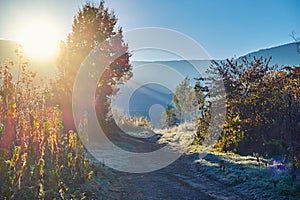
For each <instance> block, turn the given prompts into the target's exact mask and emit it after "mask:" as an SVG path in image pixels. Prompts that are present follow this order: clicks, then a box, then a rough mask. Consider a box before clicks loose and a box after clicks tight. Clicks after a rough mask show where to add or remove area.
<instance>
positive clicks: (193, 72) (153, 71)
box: [115, 43, 300, 117]
mask: <svg viewBox="0 0 300 200" xmlns="http://www.w3.org/2000/svg"><path fill="white" fill-rule="evenodd" d="M245 56H246V57H247V58H249V59H252V58H253V57H254V56H255V57H257V58H258V57H261V56H262V57H264V58H269V57H270V56H272V60H271V64H272V65H274V64H277V65H279V66H284V65H290V66H294V65H298V66H299V65H300V53H299V52H297V44H296V43H289V44H285V45H281V46H276V47H272V48H268V49H262V50H259V51H256V52H252V53H249V54H247V55H245ZM237 59H241V57H240V58H237ZM210 63H211V62H210V61H209V60H192V61H184V60H176V61H152V62H150V61H148V62H145V61H135V62H132V65H133V74H134V76H133V77H132V79H131V80H130V82H129V83H126V84H125V86H122V87H121V91H120V95H119V96H118V97H117V98H116V99H117V100H116V101H115V105H117V106H119V107H121V108H129V110H130V112H129V113H127V114H130V115H141V116H148V117H149V114H148V112H149V109H150V108H151V106H152V105H155V104H160V105H162V106H166V105H167V103H170V102H172V97H173V93H170V91H172V90H173V91H174V90H175V87H176V86H177V85H178V84H179V83H180V82H181V81H182V79H183V78H184V77H186V76H188V77H189V78H190V79H191V80H192V81H193V79H194V78H195V77H199V76H201V75H202V76H205V72H204V71H205V69H207V68H208V67H209V65H210ZM157 69H161V70H157ZM164 71H167V72H165V73H164ZM199 72H200V74H199ZM177 73H179V74H180V75H181V77H180V76H178V75H177ZM147 80H152V84H145V83H146V82H147ZM153 80H154V81H153ZM164 80H165V82H168V83H169V84H168V85H166V84H165V82H164ZM132 83H134V84H132ZM154 83H155V84H154ZM164 84H165V85H164ZM132 85H134V87H133V88H135V91H134V93H133V92H132V89H133V88H132ZM159 85H160V86H159ZM166 88H168V89H166ZM162 99H164V100H163V101H162ZM127 102H129V107H127ZM125 110H126V109H125Z"/></svg>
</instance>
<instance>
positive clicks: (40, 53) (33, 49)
mask: <svg viewBox="0 0 300 200" xmlns="http://www.w3.org/2000/svg"><path fill="white" fill-rule="evenodd" d="M18 41H19V42H20V43H21V44H22V45H23V50H24V53H25V55H27V56H29V57H32V58H37V59H49V58H52V57H54V56H55V55H56V54H57V52H58V43H59V41H60V38H59V34H58V27H57V26H55V24H54V23H52V22H51V21H50V20H45V19H44V20H32V21H28V22H27V23H23V24H22V26H21V29H20V32H19V39H18Z"/></svg>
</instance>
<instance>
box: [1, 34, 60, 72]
mask: <svg viewBox="0 0 300 200" xmlns="http://www.w3.org/2000/svg"><path fill="white" fill-rule="evenodd" d="M19 47H20V46H19V45H18V44H17V43H16V42H14V41H9V40H0V64H4V63H5V62H8V61H13V62H14V63H15V66H14V67H15V68H14V69H13V72H17V71H18V63H19V59H18V57H17V56H16V54H15V50H16V49H18V48H19ZM26 61H29V65H30V70H32V71H34V72H36V73H37V75H38V77H48V78H53V77H54V75H55V73H56V70H57V69H56V67H55V58H52V59H46V60H45V59H43V60H40V59H34V58H29V57H24V58H22V62H26Z"/></svg>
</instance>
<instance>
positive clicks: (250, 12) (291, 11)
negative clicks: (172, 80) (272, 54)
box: [0, 0, 300, 59]
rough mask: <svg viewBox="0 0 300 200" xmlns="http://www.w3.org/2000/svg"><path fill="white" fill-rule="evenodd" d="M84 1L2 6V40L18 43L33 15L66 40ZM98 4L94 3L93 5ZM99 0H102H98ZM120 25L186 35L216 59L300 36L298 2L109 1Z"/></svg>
mask: <svg viewBox="0 0 300 200" xmlns="http://www.w3.org/2000/svg"><path fill="white" fill-rule="evenodd" d="M84 2H85V1H84V0H52V1H38V0H4V1H1V3H0V27H1V29H0V38H2V39H13V36H14V35H15V34H17V28H16V27H18V26H20V21H22V19H24V18H26V16H27V15H32V16H36V17H40V16H48V17H51V18H53V20H54V21H55V22H56V23H57V28H58V29H59V30H60V34H61V37H62V39H65V37H66V35H67V33H68V32H70V30H71V25H72V18H73V16H74V15H75V14H76V13H77V11H78V9H79V8H80V7H81V5H83V4H84ZM92 2H93V1H92ZM95 2H98V1H95ZM105 2H106V5H107V6H108V7H109V8H111V9H114V10H115V13H116V15H117V16H118V18H119V23H118V25H119V26H122V27H123V29H124V30H125V31H126V30H130V29H133V28H142V27H149V26H150V27H163V28H169V29H174V30H176V31H179V32H182V33H184V34H186V35H188V36H189V37H191V38H193V39H195V40H196V41H197V42H198V43H199V44H201V45H202V46H203V47H204V48H205V49H206V51H207V52H208V53H209V54H210V56H211V57H212V58H214V59H224V58H231V57H233V56H237V57H238V56H241V55H244V54H246V53H248V52H251V51H256V50H258V49H262V48H267V47H272V46H276V45H280V44H284V43H289V42H292V41H293V39H292V38H291V37H290V34H291V33H292V32H295V33H296V35H297V36H298V37H300V12H299V8H300V1H298V0H251V1H250V0H249V1H242V0H189V1H188V0H182V1H179V0H127V1H125V0H106V1H105Z"/></svg>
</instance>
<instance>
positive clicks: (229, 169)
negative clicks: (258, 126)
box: [195, 152, 300, 199]
mask: <svg viewBox="0 0 300 200" xmlns="http://www.w3.org/2000/svg"><path fill="white" fill-rule="evenodd" d="M221 160H223V161H224V162H225V164H226V170H225V171H224V172H223V171H221V170H220V162H221ZM262 160H263V161H264V162H263V164H259V163H258V162H257V160H256V158H255V157H253V156H240V155H237V154H233V153H220V152H210V153H209V154H208V155H207V156H206V157H204V158H202V159H198V160H195V165H196V168H197V171H198V172H199V173H201V174H203V175H205V176H207V177H209V178H210V179H213V180H215V181H218V182H221V183H223V184H224V185H228V186H232V187H234V188H235V189H237V190H238V191H239V192H240V193H242V194H245V195H247V196H249V197H251V198H254V199H299V198H300V177H297V178H296V180H294V181H293V180H292V176H291V173H290V170H291V169H290V167H289V166H288V165H286V167H282V166H283V164H282V163H281V162H277V161H275V160H266V159H262ZM265 163H266V164H265ZM298 174H299V172H298Z"/></svg>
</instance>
